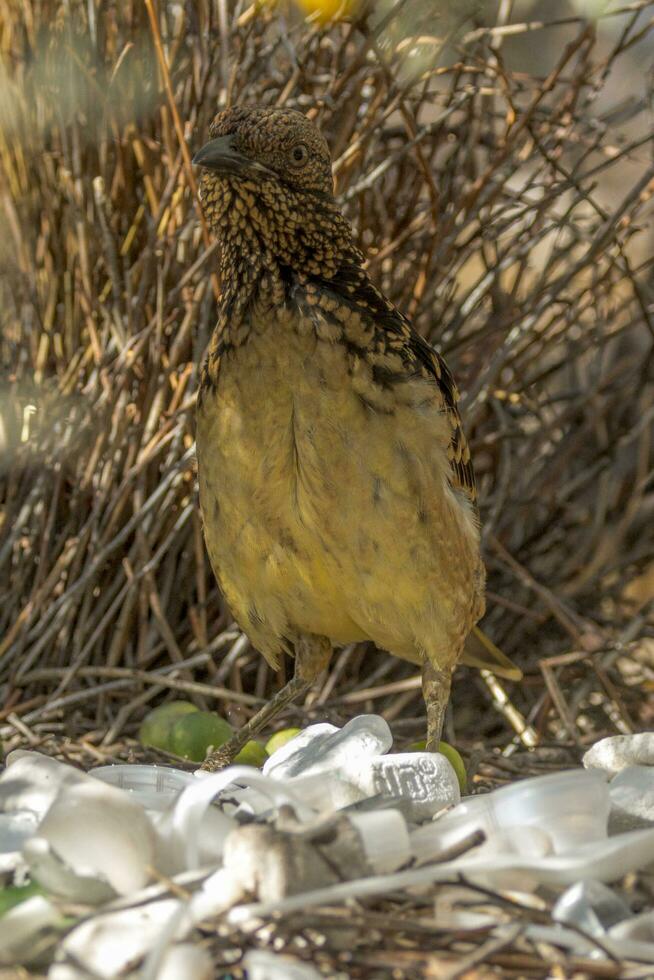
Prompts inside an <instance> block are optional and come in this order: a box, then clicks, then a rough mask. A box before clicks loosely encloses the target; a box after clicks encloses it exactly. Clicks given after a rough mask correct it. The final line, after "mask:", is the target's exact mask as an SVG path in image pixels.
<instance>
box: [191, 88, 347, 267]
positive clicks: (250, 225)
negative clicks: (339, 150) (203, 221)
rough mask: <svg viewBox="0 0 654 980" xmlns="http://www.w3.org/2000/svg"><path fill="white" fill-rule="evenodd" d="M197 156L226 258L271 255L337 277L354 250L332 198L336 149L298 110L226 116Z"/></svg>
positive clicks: (207, 208)
mask: <svg viewBox="0 0 654 980" xmlns="http://www.w3.org/2000/svg"><path fill="white" fill-rule="evenodd" d="M209 136H210V139H209V141H208V142H207V143H206V144H205V145H204V146H203V147H202V149H200V150H199V151H198V152H197V153H196V154H195V156H194V158H193V163H194V164H196V165H197V166H199V167H201V168H202V177H201V180H200V199H201V201H202V207H203V210H204V213H205V215H206V217H207V220H208V222H209V224H210V225H211V226H212V228H213V229H214V230H215V231H216V232H217V233H218V234H219V236H220V238H221V240H222V242H223V246H224V248H226V249H227V252H228V253H229V252H230V251H231V252H238V254H239V255H240V257H241V258H245V259H250V260H256V259H257V258H258V257H260V256H266V258H267V259H269V260H270V259H272V260H273V261H276V262H277V263H279V264H281V265H286V266H290V267H292V268H295V269H296V270H298V271H303V272H306V273H307V274H309V275H325V276H328V277H329V276H331V275H333V274H334V273H335V272H336V270H337V268H338V267H339V265H340V264H341V261H342V257H343V254H344V253H345V252H347V251H348V250H351V249H352V247H353V246H352V242H351V233H350V227H349V225H348V223H347V222H346V221H345V219H344V217H343V216H342V215H341V213H340V211H339V209H338V207H337V205H336V203H335V201H334V196H333V181H332V170H331V158H330V154H329V148H328V146H327V143H326V141H325V138H324V137H323V136H322V134H321V133H320V131H319V130H318V129H317V128H316V126H314V124H313V123H312V122H310V120H308V119H307V118H306V117H305V116H303V115H302V114H301V113H300V112H295V111H294V110H292V109H279V108H250V107H242V106H236V107H234V108H231V109H225V110H224V111H222V112H219V113H218V115H217V116H216V117H215V118H214V120H213V122H212V123H211V126H210V128H209Z"/></svg>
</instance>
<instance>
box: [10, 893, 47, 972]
mask: <svg viewBox="0 0 654 980" xmlns="http://www.w3.org/2000/svg"><path fill="white" fill-rule="evenodd" d="M61 925H62V917H61V915H60V913H59V912H58V911H57V909H56V908H55V907H54V905H53V904H52V903H51V902H49V901H48V899H47V898H44V897H43V896H41V895H34V896H33V897H32V898H27V899H26V900H25V901H24V902H21V903H20V905H15V906H14V908H12V909H9V911H8V912H5V914H4V915H3V916H2V917H1V918H0V966H17V965H18V964H21V965H26V964H29V963H32V962H33V961H34V960H35V959H37V958H38V957H39V956H40V955H41V954H42V953H43V952H44V951H45V950H46V949H47V948H48V947H49V946H51V945H52V941H53V940H52V937H53V933H54V930H55V929H56V928H57V927H58V926H59V927H60V926H61Z"/></svg>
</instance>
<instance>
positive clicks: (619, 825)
mask: <svg viewBox="0 0 654 980" xmlns="http://www.w3.org/2000/svg"><path fill="white" fill-rule="evenodd" d="M609 795H610V798H611V812H610V815H609V833H611V834H618V833H622V832H624V831H625V830H638V829H639V828H641V827H652V826H654V766H627V768H626V769H622V770H621V771H620V772H619V773H618V774H617V776H615V777H614V778H613V780H612V781H611V786H610V789H609Z"/></svg>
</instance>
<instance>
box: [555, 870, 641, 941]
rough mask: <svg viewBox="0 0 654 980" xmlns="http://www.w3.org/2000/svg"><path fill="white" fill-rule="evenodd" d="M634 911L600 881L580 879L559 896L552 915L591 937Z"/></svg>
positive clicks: (558, 920) (598, 935)
mask: <svg viewBox="0 0 654 980" xmlns="http://www.w3.org/2000/svg"><path fill="white" fill-rule="evenodd" d="M630 916H631V911H630V909H629V907H628V905H627V903H626V902H625V901H624V900H623V899H622V898H620V896H619V895H616V893H615V892H614V891H613V890H612V889H611V888H609V887H608V886H607V885H605V884H603V883H602V882H601V881H592V880H591V881H578V882H577V884H576V885H571V886H570V888H568V889H566V891H565V892H564V893H563V895H561V896H560V897H559V899H558V900H557V902H556V904H555V906H554V908H553V909H552V918H553V919H555V920H556V921H557V922H563V923H564V924H565V925H570V926H573V927H574V926H576V927H577V928H579V929H582V930H583V931H584V932H586V933H588V934H589V935H590V936H597V937H601V936H604V935H606V932H607V930H608V929H610V928H611V926H614V925H616V924H617V923H618V922H622V921H623V919H628V918H629V917H630Z"/></svg>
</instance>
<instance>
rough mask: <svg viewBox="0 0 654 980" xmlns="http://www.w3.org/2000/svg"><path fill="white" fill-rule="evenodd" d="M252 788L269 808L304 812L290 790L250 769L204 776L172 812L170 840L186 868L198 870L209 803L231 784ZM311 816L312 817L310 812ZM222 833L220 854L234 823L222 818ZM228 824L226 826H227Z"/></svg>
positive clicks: (186, 790) (304, 808) (296, 797)
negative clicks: (182, 854) (262, 795)
mask: <svg viewBox="0 0 654 980" xmlns="http://www.w3.org/2000/svg"><path fill="white" fill-rule="evenodd" d="M234 783H236V784H237V785H238V786H243V785H245V786H252V787H253V788H254V789H255V790H257V791H258V792H260V793H262V794H264V795H265V796H267V797H268V798H269V800H270V803H271V805H274V806H283V805H285V804H289V803H290V804H291V805H292V806H293V807H294V808H295V809H296V810H299V811H300V812H301V813H303V812H304V813H305V812H306V807H305V806H304V804H303V802H302V799H301V797H299V796H297V795H296V794H295V793H294V792H293V790H292V789H289V788H288V787H286V786H283V785H281V784H280V783H279V782H278V781H277V780H275V779H269V778H266V776H264V775H262V774H261V773H260V772H259V770H258V769H255V768H253V767H252V766H229V767H228V768H227V769H224V770H223V771H222V772H215V773H207V774H206V775H204V776H203V778H201V779H197V780H196V781H195V782H194V783H193V784H192V785H190V786H187V788H186V789H185V790H184V791H183V792H182V793H181V794H180V796H179V798H178V800H177V802H176V803H175V806H174V808H173V810H172V817H171V824H170V834H171V837H170V840H171V843H172V844H173V846H176V847H180V848H182V849H183V850H184V854H185V861H184V863H185V866H186V867H187V868H189V869H192V868H198V867H200V827H201V824H202V821H203V819H204V816H205V814H206V811H207V808H208V807H209V805H210V803H211V801H212V800H213V799H214V798H215V797H216V796H217V795H218V794H219V793H222V792H224V791H225V790H226V789H227V788H228V787H230V786H231V785H232V784H234ZM309 813H310V815H313V814H312V812H311V811H309ZM225 821H226V822H225V824H224V829H225V834H224V835H223V837H222V838H221V840H220V846H221V852H222V846H223V845H224V842H225V839H226V836H227V833H228V832H229V829H231V827H233V826H234V824H233V822H232V821H230V820H229V818H228V817H225ZM228 824H229V826H228Z"/></svg>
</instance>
